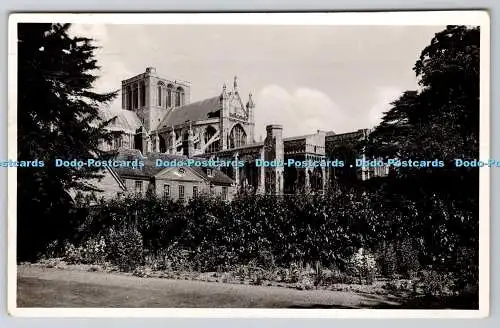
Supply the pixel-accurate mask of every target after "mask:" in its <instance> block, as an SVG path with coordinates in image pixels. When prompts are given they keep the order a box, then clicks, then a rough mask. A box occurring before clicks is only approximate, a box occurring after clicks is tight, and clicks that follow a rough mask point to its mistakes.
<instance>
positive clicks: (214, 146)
mask: <svg viewBox="0 0 500 328" xmlns="http://www.w3.org/2000/svg"><path fill="white" fill-rule="evenodd" d="M216 133H217V130H215V128H214V127H213V126H208V127H207V128H206V129H205V138H204V139H205V144H207V143H208V142H209V141H210V139H212V137H213V136H214V135H215V134H216ZM218 150H219V141H218V140H217V141H214V142H212V143H211V144H210V145H209V146H208V147H207V148H206V149H205V153H213V152H216V151H218Z"/></svg>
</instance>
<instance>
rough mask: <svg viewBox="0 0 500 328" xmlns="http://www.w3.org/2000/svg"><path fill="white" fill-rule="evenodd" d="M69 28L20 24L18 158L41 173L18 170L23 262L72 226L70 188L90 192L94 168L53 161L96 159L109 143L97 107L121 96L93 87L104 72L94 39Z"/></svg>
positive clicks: (31, 169)
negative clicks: (32, 163)
mask: <svg viewBox="0 0 500 328" xmlns="http://www.w3.org/2000/svg"><path fill="white" fill-rule="evenodd" d="M69 28H70V24H63V25H61V24H45V23H43V24H39V23H27V24H19V25H18V159H19V160H34V159H38V160H42V161H44V163H45V166H44V167H43V168H20V169H18V170H17V172H18V182H17V184H18V206H17V208H18V227H17V228H18V258H19V259H33V258H34V257H35V256H36V254H37V252H38V251H40V250H41V249H42V248H43V247H44V245H45V244H46V243H47V242H48V241H51V240H53V239H57V238H59V237H62V236H64V234H66V233H68V229H69V228H70V226H71V217H72V212H71V211H72V201H71V199H70V197H69V195H68V194H67V191H68V190H69V189H75V190H92V189H93V187H92V186H90V185H88V184H86V183H85V180H87V179H89V178H93V177H98V176H99V175H98V173H97V171H96V169H95V168H91V167H90V168H89V167H85V166H84V167H82V168H77V167H55V165H54V164H55V163H54V160H55V159H56V158H60V159H73V158H75V159H78V158H83V159H85V158H91V157H95V156H96V154H97V152H98V144H99V140H107V141H109V140H111V138H112V137H114V134H112V133H109V132H107V131H106V129H105V127H106V125H107V124H108V123H109V122H103V121H101V120H100V119H99V115H98V114H99V106H100V105H102V104H105V103H108V102H110V101H111V100H113V99H114V98H115V97H116V92H111V93H103V94H100V93H96V92H94V91H93V89H92V85H93V83H94V81H95V80H96V79H97V76H96V75H95V72H96V71H97V70H98V69H99V66H97V62H96V60H95V59H94V50H95V49H96V47H95V46H94V45H92V41H93V40H91V39H89V38H84V37H72V36H70V35H69V33H68V32H69Z"/></svg>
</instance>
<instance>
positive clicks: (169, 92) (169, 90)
mask: <svg viewBox="0 0 500 328" xmlns="http://www.w3.org/2000/svg"><path fill="white" fill-rule="evenodd" d="M173 88H174V86H173V85H171V84H169V85H168V86H167V107H172V89H173Z"/></svg>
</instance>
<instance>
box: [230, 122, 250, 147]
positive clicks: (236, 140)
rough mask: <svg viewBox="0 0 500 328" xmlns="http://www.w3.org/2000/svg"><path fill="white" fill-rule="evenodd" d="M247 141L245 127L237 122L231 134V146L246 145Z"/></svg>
mask: <svg viewBox="0 0 500 328" xmlns="http://www.w3.org/2000/svg"><path fill="white" fill-rule="evenodd" d="M246 143H247V134H246V133H245V130H244V129H243V127H242V126H241V125H239V124H236V125H235V126H234V127H233V128H232V129H231V133H230V134H229V148H237V147H241V146H244V145H245V144H246Z"/></svg>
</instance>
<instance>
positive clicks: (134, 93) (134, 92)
mask: <svg viewBox="0 0 500 328" xmlns="http://www.w3.org/2000/svg"><path fill="white" fill-rule="evenodd" d="M138 88H139V86H138V85H137V84H134V89H133V90H132V98H133V101H134V104H133V108H134V109H136V108H138V107H139V90H138Z"/></svg>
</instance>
